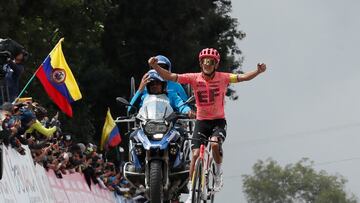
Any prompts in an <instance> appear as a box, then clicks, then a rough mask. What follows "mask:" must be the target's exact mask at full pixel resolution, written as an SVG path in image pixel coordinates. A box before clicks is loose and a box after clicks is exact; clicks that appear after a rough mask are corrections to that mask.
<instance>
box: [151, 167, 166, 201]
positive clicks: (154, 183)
mask: <svg viewBox="0 0 360 203" xmlns="http://www.w3.org/2000/svg"><path fill="white" fill-rule="evenodd" d="M162 179H163V175H162V163H161V161H158V160H154V161H152V162H151V163H150V202H151V203H153V202H154V203H161V202H162V193H163V184H162Z"/></svg>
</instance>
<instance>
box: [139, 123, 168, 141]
mask: <svg viewBox="0 0 360 203" xmlns="http://www.w3.org/2000/svg"><path fill="white" fill-rule="evenodd" d="M144 130H145V132H146V133H147V134H152V135H155V134H164V133H166V132H167V130H168V126H167V125H166V124H165V123H163V122H147V123H146V124H145V126H144ZM157 137H158V136H157ZM158 139H160V138H158Z"/></svg>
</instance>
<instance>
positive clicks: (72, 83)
mask: <svg viewBox="0 0 360 203" xmlns="http://www.w3.org/2000/svg"><path fill="white" fill-rule="evenodd" d="M63 41H64V38H61V39H60V40H59V42H58V43H57V44H56V46H55V47H54V49H53V50H52V51H51V52H50V54H49V55H48V56H47V57H46V58H45V60H44V62H43V63H42V64H41V65H40V67H39V68H38V70H37V71H36V77H37V78H38V79H39V80H40V82H41V84H42V85H43V86H44V89H45V91H46V93H47V94H48V95H49V97H50V98H51V99H52V100H53V101H54V103H55V104H56V105H57V106H58V107H59V108H60V109H61V111H63V112H64V113H65V114H66V115H68V116H69V117H72V114H73V113H72V108H71V103H72V102H74V101H76V100H79V99H81V97H82V96H81V92H80V90H79V87H78V85H77V83H76V80H75V78H74V76H73V74H72V72H71V70H70V68H69V66H68V64H67V63H66V60H65V57H64V54H63V52H62V47H61V43H62V42H63Z"/></svg>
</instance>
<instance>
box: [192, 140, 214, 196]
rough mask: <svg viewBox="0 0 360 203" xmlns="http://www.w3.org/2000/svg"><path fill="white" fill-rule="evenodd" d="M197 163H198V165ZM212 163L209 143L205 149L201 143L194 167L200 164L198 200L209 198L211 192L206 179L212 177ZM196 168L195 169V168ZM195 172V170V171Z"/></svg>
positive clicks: (193, 178)
mask: <svg viewBox="0 0 360 203" xmlns="http://www.w3.org/2000/svg"><path fill="white" fill-rule="evenodd" d="M198 162H199V163H198ZM212 162H213V157H212V153H211V146H210V142H208V143H207V146H206V147H205V145H204V144H203V143H202V144H201V145H200V154H199V157H198V159H197V160H196V164H195V166H197V165H198V164H201V171H200V174H198V175H200V176H201V178H200V181H201V184H200V188H201V196H200V199H202V200H208V198H209V197H210V194H209V192H212V191H208V187H207V186H208V183H209V182H208V177H209V174H211V175H213V173H212V170H211V165H212ZM195 168H196V167H195ZM195 170H196V169H195ZM195 178H196V177H195V172H194V173H193V177H192V183H193V184H194V183H195V181H194V180H195Z"/></svg>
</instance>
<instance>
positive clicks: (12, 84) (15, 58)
mask: <svg viewBox="0 0 360 203" xmlns="http://www.w3.org/2000/svg"><path fill="white" fill-rule="evenodd" d="M0 45H1V46H0V49H1V50H0V51H2V52H4V51H5V52H8V53H9V56H8V59H7V60H5V61H6V62H5V63H4V64H0V65H1V67H0V69H1V70H0V73H1V74H0V77H1V78H0V79H1V95H0V96H1V100H0V102H1V103H4V102H6V101H8V102H13V101H15V99H16V97H17V96H18V95H19V81H20V76H21V75H22V73H23V72H24V65H23V64H24V62H25V61H26V60H27V56H28V53H27V51H26V50H25V49H24V47H23V46H22V45H20V44H19V43H17V42H15V41H14V40H11V39H5V40H0Z"/></svg>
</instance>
